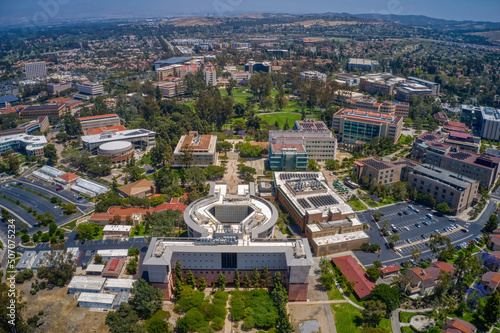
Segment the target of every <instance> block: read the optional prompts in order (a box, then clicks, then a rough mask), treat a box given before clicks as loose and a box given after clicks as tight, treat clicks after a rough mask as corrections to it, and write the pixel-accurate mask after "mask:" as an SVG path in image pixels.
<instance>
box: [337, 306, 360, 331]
mask: <svg viewBox="0 0 500 333" xmlns="http://www.w3.org/2000/svg"><path fill="white" fill-rule="evenodd" d="M331 306H332V311H333V316H334V317H335V326H336V327H337V332H349V333H358V332H359V328H360V325H361V310H359V309H358V308H355V307H354V306H352V305H351V304H349V303H337V304H331Z"/></svg>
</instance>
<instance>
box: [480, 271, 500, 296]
mask: <svg viewBox="0 0 500 333" xmlns="http://www.w3.org/2000/svg"><path fill="white" fill-rule="evenodd" d="M481 284H482V285H483V286H484V289H486V291H487V292H488V294H492V293H493V292H494V291H495V290H496V289H497V287H498V284H500V273H498V272H486V273H484V274H483V276H482V277H481Z"/></svg>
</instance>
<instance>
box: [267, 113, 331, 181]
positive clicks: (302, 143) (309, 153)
mask: <svg viewBox="0 0 500 333" xmlns="http://www.w3.org/2000/svg"><path fill="white" fill-rule="evenodd" d="M336 151H337V139H336V138H335V137H334V136H333V134H332V132H331V131H330V130H329V129H328V127H327V126H326V125H325V123H324V122H322V121H317V120H315V119H304V120H297V121H295V124H294V126H293V129H292V130H288V131H280V130H274V131H269V166H270V169H271V170H273V171H293V170H301V171H302V170H303V171H305V170H306V169H307V161H308V159H313V160H316V161H326V160H333V159H335V155H336Z"/></svg>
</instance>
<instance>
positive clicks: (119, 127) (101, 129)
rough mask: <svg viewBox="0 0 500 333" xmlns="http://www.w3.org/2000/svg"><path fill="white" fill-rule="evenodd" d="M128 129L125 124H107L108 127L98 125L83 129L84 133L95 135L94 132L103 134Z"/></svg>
mask: <svg viewBox="0 0 500 333" xmlns="http://www.w3.org/2000/svg"><path fill="white" fill-rule="evenodd" d="M126 130H127V129H126V128H125V126H123V125H117V126H107V127H97V128H92V129H86V130H85V131H83V134H84V135H94V134H101V133H102V132H121V131H126Z"/></svg>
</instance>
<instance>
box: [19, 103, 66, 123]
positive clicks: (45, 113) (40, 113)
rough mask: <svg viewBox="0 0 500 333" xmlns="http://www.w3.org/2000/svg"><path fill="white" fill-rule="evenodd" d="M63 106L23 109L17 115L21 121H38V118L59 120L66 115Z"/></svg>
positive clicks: (45, 105) (37, 106)
mask: <svg viewBox="0 0 500 333" xmlns="http://www.w3.org/2000/svg"><path fill="white" fill-rule="evenodd" d="M66 110H67V109H66V105H64V104H60V103H58V104H40V105H32V106H28V107H26V108H24V109H23V110H22V111H21V112H20V113H19V118H21V119H38V118H39V117H49V118H56V119H57V118H60V117H62V116H63V115H65V114H66Z"/></svg>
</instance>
